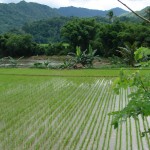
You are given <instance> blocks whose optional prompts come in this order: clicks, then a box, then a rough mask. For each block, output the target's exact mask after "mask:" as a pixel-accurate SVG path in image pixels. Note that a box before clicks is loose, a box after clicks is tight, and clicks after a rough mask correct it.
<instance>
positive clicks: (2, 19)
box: [0, 1, 60, 33]
mask: <svg viewBox="0 0 150 150" xmlns="http://www.w3.org/2000/svg"><path fill="white" fill-rule="evenodd" d="M0 10H1V11H0V33H4V32H8V31H9V30H11V29H12V28H17V29H18V28H21V26H22V25H23V24H24V23H26V22H33V21H36V20H41V19H48V18H52V17H57V16H60V15H59V13H58V12H57V11H56V10H55V9H52V8H50V7H48V6H45V5H41V4H37V3H27V2H25V1H21V2H19V3H17V4H15V3H9V4H3V3H0Z"/></svg>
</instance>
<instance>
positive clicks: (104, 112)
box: [95, 84, 110, 149]
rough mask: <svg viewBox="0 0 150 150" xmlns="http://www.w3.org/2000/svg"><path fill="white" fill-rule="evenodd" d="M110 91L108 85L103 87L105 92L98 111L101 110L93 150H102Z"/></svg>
mask: <svg viewBox="0 0 150 150" xmlns="http://www.w3.org/2000/svg"><path fill="white" fill-rule="evenodd" d="M109 90H110V84H107V86H106V87H105V91H104V93H103V97H102V98H101V101H102V105H101V107H100V108H99V109H101V113H100V116H99V117H100V126H99V129H98V131H97V135H96V137H97V138H96V143H95V149H101V148H102V143H103V140H104V139H103V131H104V130H105V127H106V126H105V123H106V120H107V119H106V116H107V115H108V107H109V106H110V104H109V101H110V100H109V97H110V93H109V92H108V91H109Z"/></svg>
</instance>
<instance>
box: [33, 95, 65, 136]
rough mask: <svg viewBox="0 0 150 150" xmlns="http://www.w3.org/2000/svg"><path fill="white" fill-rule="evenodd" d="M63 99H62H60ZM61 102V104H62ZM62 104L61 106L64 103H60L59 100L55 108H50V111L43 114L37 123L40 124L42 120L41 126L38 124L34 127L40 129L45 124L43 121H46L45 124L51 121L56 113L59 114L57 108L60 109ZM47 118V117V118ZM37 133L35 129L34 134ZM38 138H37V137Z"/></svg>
mask: <svg viewBox="0 0 150 150" xmlns="http://www.w3.org/2000/svg"><path fill="white" fill-rule="evenodd" d="M62 98H63V97H62ZM62 102H63V103H62ZM62 104H63V105H65V102H64V101H61V100H59V101H58V103H57V105H56V106H55V109H52V107H51V109H50V111H48V113H43V114H44V115H43V116H42V118H41V119H40V120H39V123H40V122H41V120H43V121H42V124H41V123H40V124H39V123H38V124H36V125H35V127H38V128H39V127H40V126H43V125H44V124H45V120H46V122H48V121H49V120H51V118H52V120H53V119H54V115H55V114H56V115H57V113H58V112H59V107H61V106H62ZM47 116H48V117H47ZM37 131H38V129H35V133H36V132H37ZM37 137H38V136H37Z"/></svg>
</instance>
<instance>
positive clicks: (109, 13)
mask: <svg viewBox="0 0 150 150" xmlns="http://www.w3.org/2000/svg"><path fill="white" fill-rule="evenodd" d="M107 16H108V17H109V21H110V22H111V23H112V22H113V17H114V12H113V11H112V10H110V11H109V12H108V13H107Z"/></svg>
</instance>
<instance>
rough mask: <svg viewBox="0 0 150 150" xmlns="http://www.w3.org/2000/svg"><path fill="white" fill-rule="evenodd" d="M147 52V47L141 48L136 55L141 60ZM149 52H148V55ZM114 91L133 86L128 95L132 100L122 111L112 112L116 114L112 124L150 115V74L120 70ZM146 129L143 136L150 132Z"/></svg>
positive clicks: (115, 126) (117, 91) (116, 125)
mask: <svg viewBox="0 0 150 150" xmlns="http://www.w3.org/2000/svg"><path fill="white" fill-rule="evenodd" d="M143 51H144V52H145V51H146V52H147V49H145V48H140V49H138V50H137V51H136V52H135V57H136V59H137V60H141V59H142V58H143V57H145V55H143V57H141V56H142V55H140V54H143V53H142V52H143ZM148 54H149V53H147V55H148ZM113 88H114V91H115V92H116V93H117V94H118V93H119V92H120V89H121V88H123V89H127V88H130V89H131V88H133V90H132V91H131V93H130V94H129V95H128V97H129V99H130V101H129V103H128V104H127V106H125V108H123V109H122V110H121V111H115V112H112V113H110V114H111V115H114V119H113V121H112V125H114V128H117V127H118V124H119V123H120V122H122V121H124V120H126V119H127V118H130V117H133V118H135V119H136V118H138V115H141V116H142V118H143V119H144V117H145V116H146V117H147V116H150V109H149V108H150V75H149V74H148V75H141V74H140V72H139V71H137V72H135V73H132V74H127V73H125V72H124V71H123V70H121V71H120V77H119V78H118V79H117V80H116V81H115V82H114V85H113ZM149 131H150V130H148V131H145V132H143V133H142V136H144V135H145V133H150V132H149Z"/></svg>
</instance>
